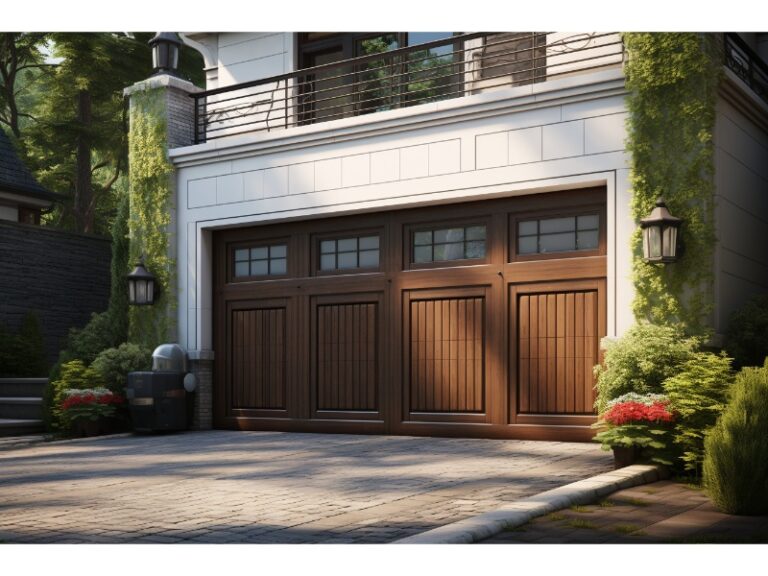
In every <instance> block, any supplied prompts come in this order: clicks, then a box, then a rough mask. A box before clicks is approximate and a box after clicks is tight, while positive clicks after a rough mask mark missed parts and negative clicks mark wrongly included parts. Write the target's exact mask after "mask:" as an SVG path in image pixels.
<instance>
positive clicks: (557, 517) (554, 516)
mask: <svg viewBox="0 0 768 576" xmlns="http://www.w3.org/2000/svg"><path fill="white" fill-rule="evenodd" d="M565 518H566V516H565V515H564V514H560V513H559V512H552V514H547V515H546V516H545V517H544V519H545V520H549V521H550V522H559V521H560V520H565Z"/></svg>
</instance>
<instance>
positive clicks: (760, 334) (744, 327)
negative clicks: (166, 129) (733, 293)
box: [725, 294, 768, 368]
mask: <svg viewBox="0 0 768 576" xmlns="http://www.w3.org/2000/svg"><path fill="white" fill-rule="evenodd" d="M725 349H726V350H728V354H730V355H731V356H733V364H734V366H736V367H737V368H741V367H742V366H759V365H760V363H761V362H762V361H763V359H764V358H765V357H766V356H768V294H760V295H758V296H755V297H753V298H752V299H750V300H749V301H748V302H747V303H746V304H745V305H744V307H743V308H741V309H740V310H737V311H736V312H734V313H733V315H732V316H731V321H730V324H729V325H728V332H727V334H726V343H725Z"/></svg>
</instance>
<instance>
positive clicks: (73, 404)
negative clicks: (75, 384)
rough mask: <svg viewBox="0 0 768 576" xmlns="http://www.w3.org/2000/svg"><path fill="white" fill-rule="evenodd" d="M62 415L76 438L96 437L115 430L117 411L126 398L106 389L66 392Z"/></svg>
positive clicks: (62, 404)
mask: <svg viewBox="0 0 768 576" xmlns="http://www.w3.org/2000/svg"><path fill="white" fill-rule="evenodd" d="M62 396H63V399H62V402H61V415H62V418H63V420H64V423H65V425H66V427H67V428H68V429H69V430H70V431H71V432H72V433H73V434H74V435H75V436H96V435H98V434H103V433H109V432H110V431H111V429H112V428H114V420H115V415H116V413H117V409H118V407H119V406H121V405H122V404H123V403H124V402H125V398H123V396H121V395H119V394H115V393H114V392H112V391H110V390H107V389H106V388H85V389H82V390H78V389H69V390H64V393H63V395H62Z"/></svg>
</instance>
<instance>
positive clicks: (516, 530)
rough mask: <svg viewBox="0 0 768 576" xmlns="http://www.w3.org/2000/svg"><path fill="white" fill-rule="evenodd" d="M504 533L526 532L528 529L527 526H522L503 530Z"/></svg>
mask: <svg viewBox="0 0 768 576" xmlns="http://www.w3.org/2000/svg"><path fill="white" fill-rule="evenodd" d="M504 531H505V532H528V527H527V525H525V524H524V525H523V526H515V527H514V528H505V529H504Z"/></svg>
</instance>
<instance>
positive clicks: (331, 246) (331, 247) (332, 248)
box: [320, 240, 336, 254]
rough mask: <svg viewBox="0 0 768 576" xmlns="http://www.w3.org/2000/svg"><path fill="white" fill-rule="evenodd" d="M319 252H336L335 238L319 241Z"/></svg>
mask: <svg viewBox="0 0 768 576" xmlns="http://www.w3.org/2000/svg"><path fill="white" fill-rule="evenodd" d="M320 252H321V253H322V254H330V253H331V252H336V240H323V241H322V242H320Z"/></svg>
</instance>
